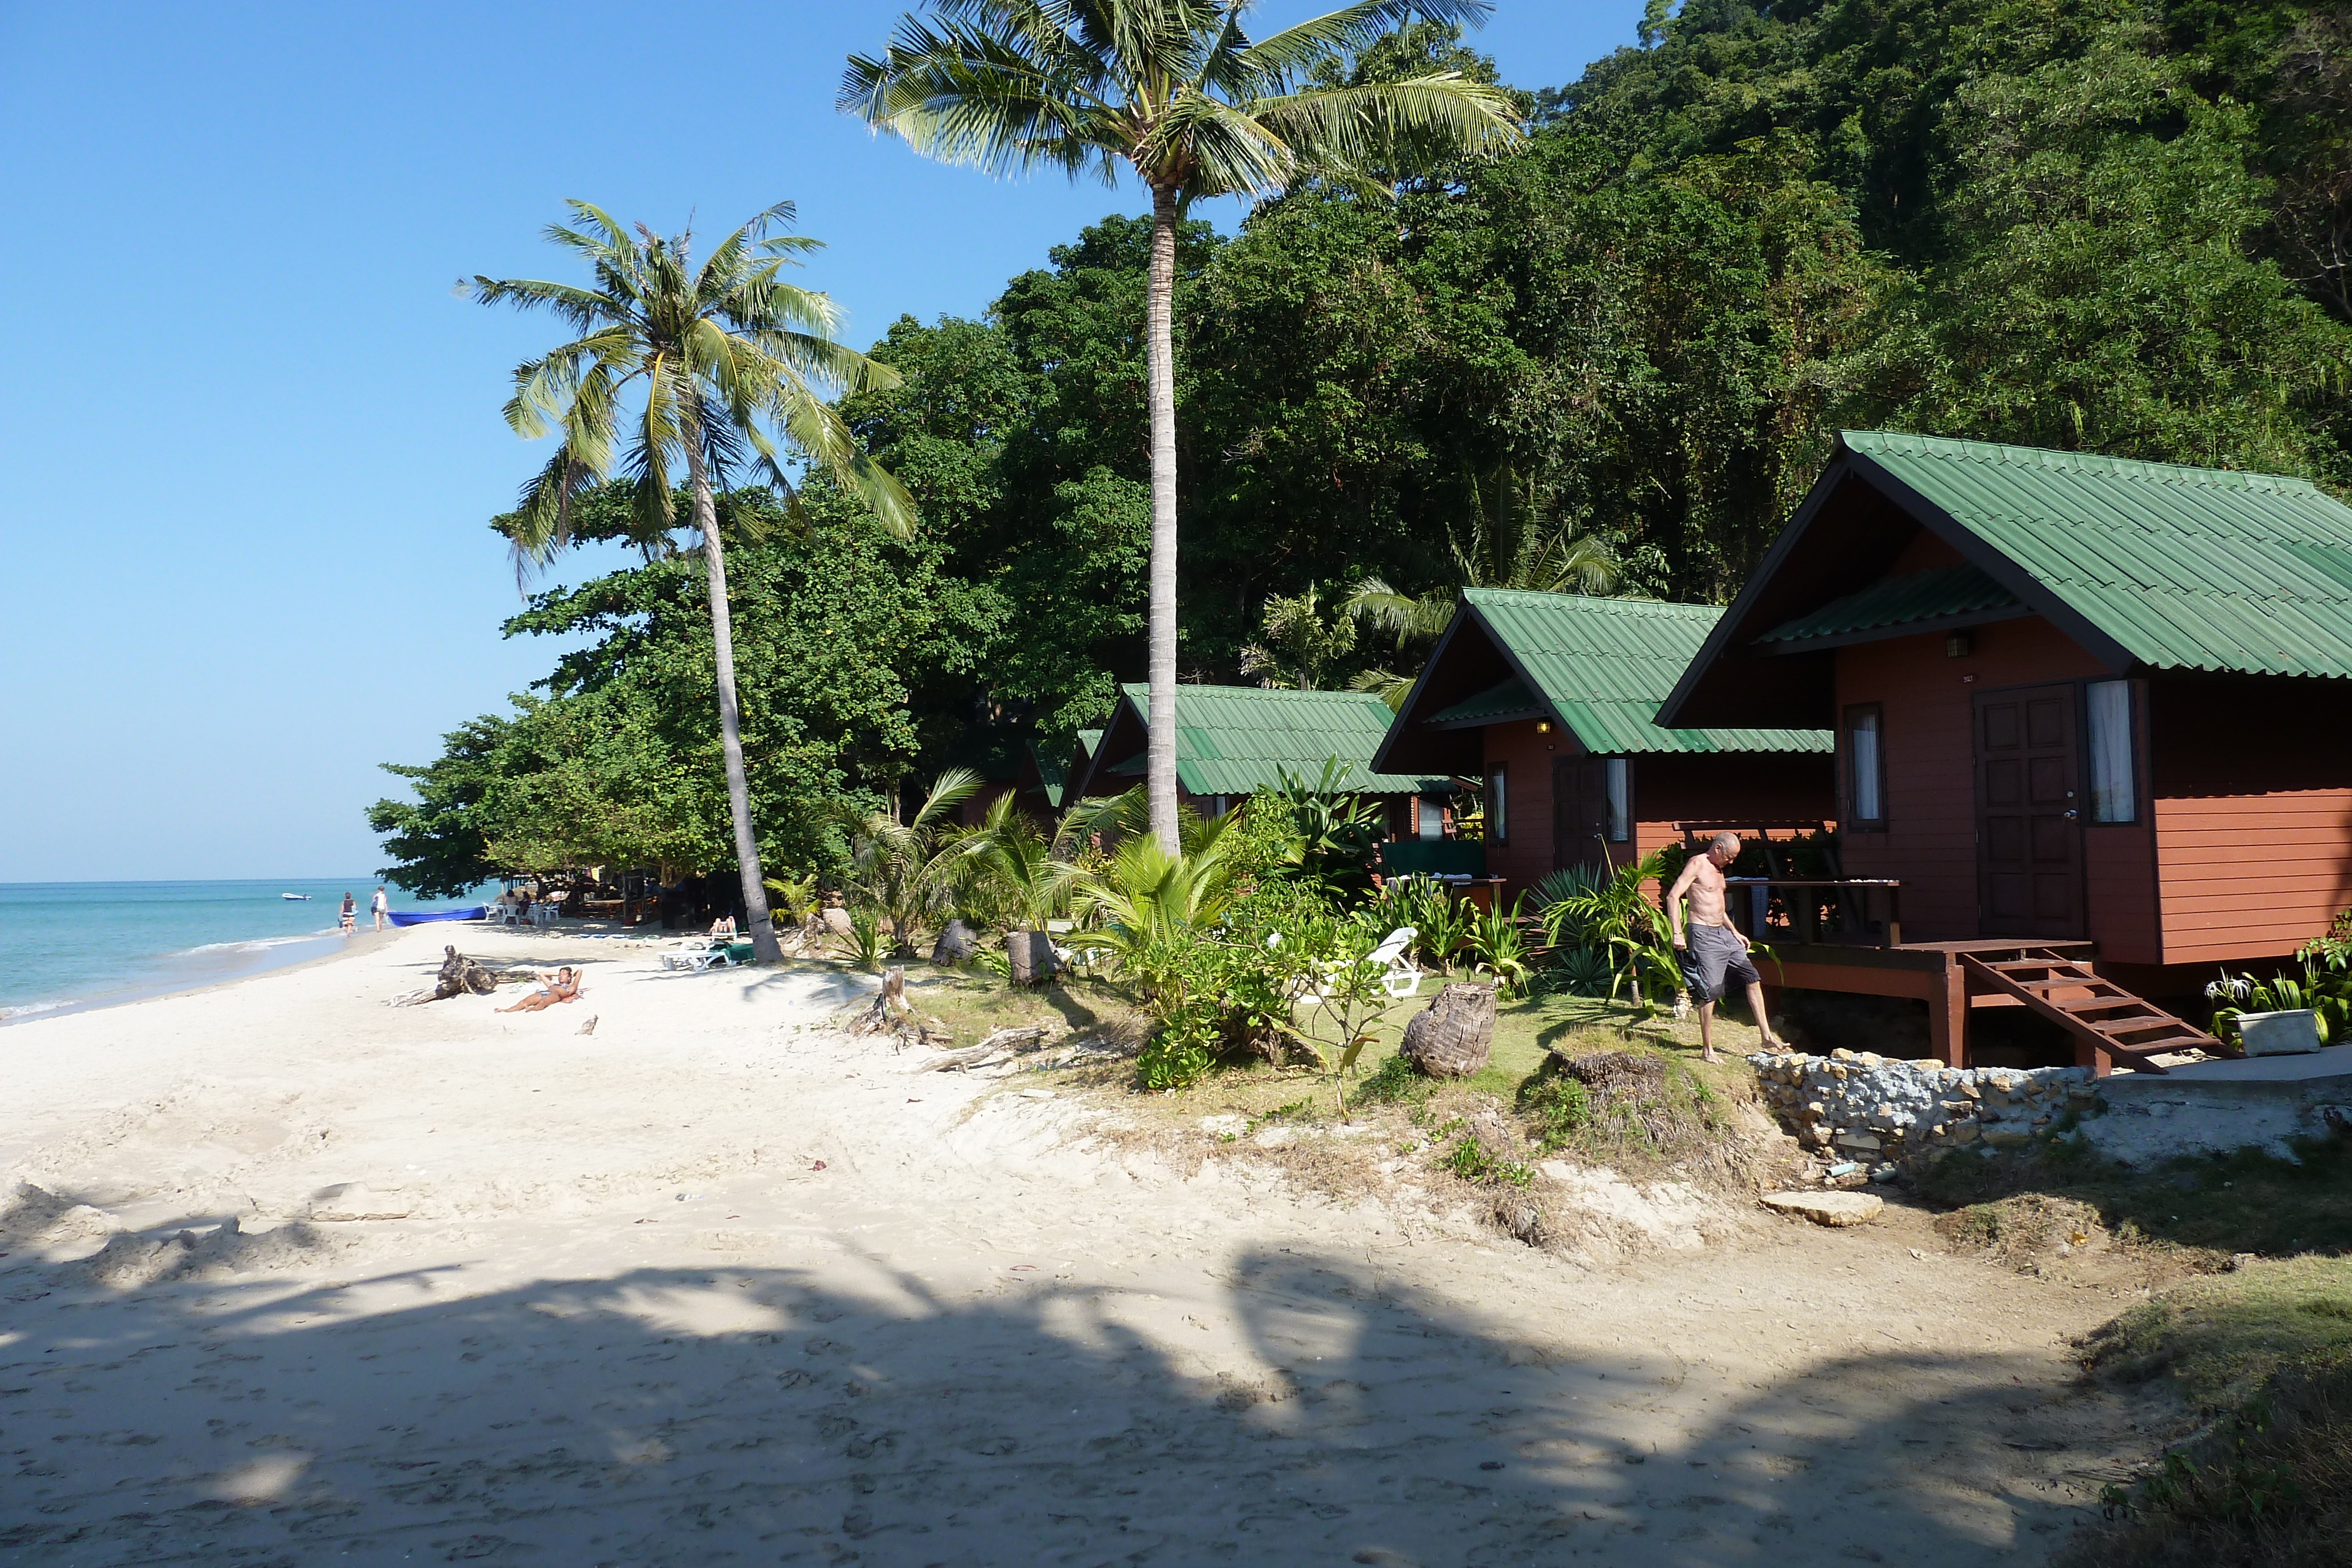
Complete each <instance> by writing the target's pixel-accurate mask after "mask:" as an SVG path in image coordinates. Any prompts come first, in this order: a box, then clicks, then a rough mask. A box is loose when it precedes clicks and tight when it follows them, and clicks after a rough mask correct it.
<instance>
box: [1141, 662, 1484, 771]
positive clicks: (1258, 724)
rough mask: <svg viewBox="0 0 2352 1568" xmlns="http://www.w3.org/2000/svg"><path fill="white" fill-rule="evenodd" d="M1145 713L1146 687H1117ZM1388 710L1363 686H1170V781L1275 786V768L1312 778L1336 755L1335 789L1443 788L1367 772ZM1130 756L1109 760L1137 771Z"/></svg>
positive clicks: (1385, 728)
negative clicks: (1173, 762)
mask: <svg viewBox="0 0 2352 1568" xmlns="http://www.w3.org/2000/svg"><path fill="white" fill-rule="evenodd" d="M1122 689H1123V690H1124V691H1125V692H1126V694H1127V700H1128V701H1129V702H1130V703H1133V704H1134V705H1135V711H1136V713H1137V715H1138V716H1139V717H1142V718H1145V719H1147V720H1148V719H1149V717H1150V713H1151V688H1150V687H1149V686H1147V685H1143V684H1142V683H1141V682H1135V683H1132V684H1130V685H1127V686H1125V687H1123V688H1122ZM1394 717H1395V715H1394V714H1392V713H1391V712H1390V711H1389V705H1388V704H1386V703H1385V702H1382V701H1381V699H1380V698H1379V697H1378V696H1375V695H1373V694H1371V693H1370V692H1292V691H1278V690H1274V689H1271V688H1268V687H1265V686H1193V685H1180V686H1178V687H1177V688H1176V781H1177V782H1178V783H1179V784H1181V785H1182V786H1183V787H1184V788H1185V789H1187V790H1188V791H1190V792H1191V793H1192V794H1194V795H1255V794H1256V793H1257V792H1258V791H1259V790H1261V789H1276V788H1279V787H1280V785H1281V777H1280V775H1281V774H1282V773H1284V772H1285V771H1287V772H1288V773H1289V774H1290V775H1291V776H1292V777H1293V778H1295V779H1303V780H1305V781H1306V782H1308V783H1313V782H1314V781H1315V780H1316V779H1318V778H1319V777H1320V776H1321V774H1322V771H1323V764H1324V763H1325V762H1326V761H1327V760H1328V759H1329V758H1334V757H1336V758H1339V762H1340V764H1341V766H1342V767H1343V768H1345V769H1346V771H1345V773H1344V775H1343V777H1342V782H1341V784H1340V788H1341V789H1347V790H1349V791H1353V792H1358V793H1361V794H1366V795H1412V794H1419V793H1424V792H1428V791H1433V790H1439V789H1449V788H1451V783H1450V781H1449V780H1447V779H1421V778H1415V777H1413V776H1412V775H1410V774H1403V773H1374V772H1372V771H1371V770H1370V762H1371V760H1372V753H1373V752H1374V751H1375V750H1377V749H1378V748H1379V747H1380V744H1381V737H1384V736H1386V735H1387V734H1388V731H1389V723H1390V721H1391V719H1393V718H1394ZM1142 768H1143V759H1142V758H1141V757H1136V758H1130V759H1128V760H1125V761H1122V762H1119V763H1117V764H1115V765H1113V766H1112V768H1110V771H1111V772H1114V773H1139V772H1141V771H1142Z"/></svg>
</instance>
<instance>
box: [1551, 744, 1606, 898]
mask: <svg viewBox="0 0 2352 1568" xmlns="http://www.w3.org/2000/svg"><path fill="white" fill-rule="evenodd" d="M1551 864H1552V869H1553V870H1554V871H1565V870H1567V869H1568V868H1569V867H1570V866H1572V865H1589V866H1597V867H1599V868H1600V869H1601V870H1602V871H1606V870H1608V869H1609V764H1608V763H1607V762H1606V761H1605V760H1603V759H1601V758H1596V757H1555V758H1552V764H1551Z"/></svg>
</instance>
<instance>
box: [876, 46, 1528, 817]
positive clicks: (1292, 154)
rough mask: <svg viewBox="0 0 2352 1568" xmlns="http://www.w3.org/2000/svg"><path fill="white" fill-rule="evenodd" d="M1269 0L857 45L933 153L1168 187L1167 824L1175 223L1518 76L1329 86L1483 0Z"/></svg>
mask: <svg viewBox="0 0 2352 1568" xmlns="http://www.w3.org/2000/svg"><path fill="white" fill-rule="evenodd" d="M1252 5H1253V0H934V4H933V5H932V6H931V8H930V12H929V16H928V17H925V18H918V17H916V16H911V15H909V16H902V17H901V18H900V19H899V22H898V28H897V30H896V32H895V33H894V34H893V35H892V37H891V40H890V47H888V48H887V49H886V50H885V51H883V53H882V54H881V55H880V56H879V57H866V56H862V55H858V56H852V57H850V61H849V68H848V71H847V72H846V73H845V75H844V77H843V78H842V85H841V97H840V105H841V108H842V109H843V110H846V111H847V112H849V113H852V114H856V115H859V116H862V117H863V118H864V119H865V120H866V121H868V122H869V123H870V124H873V125H876V126H878V127H881V128H883V129H886V130H888V131H892V132H894V133H896V134H897V135H899V136H902V137H904V138H905V139H906V140H907V141H908V143H909V144H910V145H911V146H913V147H914V148H915V149H916V150H917V151H918V152H924V153H927V154H929V155H930V156H932V157H935V158H939V159H942V160H944V161H946V162H951V163H965V164H971V165H973V166H976V167H979V168H982V169H986V170H990V171H992V172H999V173H1013V172H1026V171H1031V170H1036V169H1060V170H1062V171H1064V172H1066V173H1068V174H1069V175H1070V176H1071V177H1072V178H1073V179H1076V178H1079V177H1081V176H1084V175H1087V174H1094V175H1096V176H1098V177H1099V178H1101V179H1102V180H1103V182H1104V183H1107V184H1108V183H1116V182H1117V180H1118V174H1119V172H1120V171H1121V170H1122V169H1126V170H1129V171H1132V172H1133V173H1134V174H1135V176H1136V177H1137V178H1138V179H1139V180H1140V181H1142V183H1144V185H1145V186H1146V187H1147V188H1148V189H1149V190H1150V193H1151V267H1150V286H1149V289H1148V291H1147V295H1146V301H1147V302H1146V307H1145V317H1146V321H1145V326H1146V331H1145V370H1146V376H1145V381H1146V392H1147V402H1148V403H1149V407H1150V437H1151V566H1150V575H1151V584H1150V588H1151V594H1150V651H1149V657H1148V661H1147V672H1148V674H1149V677H1150V688H1151V698H1150V710H1151V711H1150V737H1149V750H1148V752H1147V755H1146V761H1145V775H1144V776H1145V783H1146V786H1147V788H1148V789H1149V792H1150V807H1151V831H1152V832H1153V834H1154V835H1155V836H1156V837H1157V838H1158V840H1159V841H1160V849H1161V851H1162V852H1165V853H1167V854H1169V855H1171V856H1172V855H1175V854H1178V853H1180V849H1179V841H1180V830H1179V828H1178V826H1177V821H1176V372H1175V364H1174V351H1175V350H1174V345H1173V329H1172V325H1171V318H1172V313H1173V309H1174V300H1175V289H1176V231H1177V226H1178V225H1179V224H1181V222H1182V220H1183V215H1184V213H1185V210H1186V209H1187V207H1188V206H1189V205H1190V204H1192V202H1194V201H1197V200H1199V199H1200V198H1202V197H1204V196H1227V195H1246V196H1258V195H1269V194H1273V193H1277V192H1280V191H1282V190H1285V189H1286V188H1287V187H1288V186H1289V185H1290V184H1291V183H1292V182H1294V181H1296V180H1297V179H1299V178H1301V177H1302V176H1305V175H1310V174H1314V173H1317V172H1328V173H1332V174H1337V175H1340V176H1344V177H1347V178H1349V179H1351V180H1360V178H1361V176H1362V174H1363V172H1364V171H1366V170H1368V169H1370V168H1372V167H1373V166H1375V165H1378V166H1380V167H1382V168H1385V169H1387V170H1389V171H1391V172H1398V171H1403V170H1407V169H1411V168H1414V167H1420V166H1427V165H1430V164H1432V163H1434V162H1437V161H1439V160H1442V159H1444V158H1445V157H1448V156H1457V155H1460V154H1462V153H1465V152H1482V151H1486V150H1488V149H1492V148H1496V147H1498V146H1501V145H1503V144H1505V143H1507V142H1509V141H1512V140H1514V139H1515V138H1516V137H1517V134H1518V122H1517V114H1516V111H1515V110H1514V109H1513V107H1512V103H1511V99H1510V98H1509V95H1508V94H1507V93H1506V92H1504V91H1503V90H1502V89H1498V88H1494V87H1488V86H1485V85H1483V84H1480V83H1477V82H1473V81H1468V80H1465V79H1464V78H1462V77H1461V76H1460V75H1459V74H1457V73H1455V72H1452V71H1438V72H1433V73H1431V74H1429V75H1426V76H1422V77H1417V78H1412V79H1411V80H1406V81H1393V82H1377V83H1367V84H1362V85H1356V84H1348V85H1323V84H1321V83H1318V82H1315V81H1313V80H1310V78H1311V77H1312V75H1313V73H1314V72H1315V70H1316V68H1318V66H1327V65H1329V64H1330V63H1332V62H1334V61H1337V60H1339V59H1341V58H1343V57H1345V56H1346V55H1348V54H1349V53H1350V52H1351V51H1360V50H1362V49H1365V48H1368V47H1370V46H1371V45H1372V44H1373V43H1374V42H1376V41H1377V40H1378V39H1380V38H1381V37H1383V36H1385V35H1386V34H1388V33H1389V32H1391V30H1393V29H1394V28H1395V27H1397V26H1400V25H1402V24H1403V23H1404V22H1406V21H1408V20H1410V19H1412V18H1413V17H1415V16H1419V17H1421V18H1423V19H1425V20H1428V21H1432V22H1437V23H1446V24H1454V23H1459V24H1467V25H1470V26H1476V25H1478V24H1480V23H1483V22H1484V21H1485V20H1486V13H1487V11H1489V10H1490V9H1492V7H1491V6H1490V5H1487V4H1486V0H1361V3H1360V4H1357V5H1349V6H1345V7H1343V8H1341V9H1339V10H1337V11H1333V12H1331V13H1329V14H1328V15H1327V16H1318V17H1316V18H1314V19H1313V20H1311V21H1307V22H1301V23H1299V24H1298V25H1297V26H1294V27H1289V28H1286V29H1284V30H1283V31H1281V32H1278V33H1276V34H1274V35H1273V36H1272V37H1266V38H1264V39H1255V40H1254V39H1252V38H1251V37H1250V36H1249V35H1248V33H1246V32H1245V31H1244V29H1243V26H1242V23H1243V19H1244V16H1246V15H1247V14H1248V12H1249V11H1250V10H1251V8H1252Z"/></svg>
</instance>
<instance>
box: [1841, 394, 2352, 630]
mask: <svg viewBox="0 0 2352 1568" xmlns="http://www.w3.org/2000/svg"><path fill="white" fill-rule="evenodd" d="M1843 441H1844V443H1845V444H1846V445H1847V446H1848V447H1849V448H1851V449H1852V450H1853V451H1854V452H1856V453H1858V454H1860V455H1863V456H1865V457H1867V458H1869V459H1871V460H1872V461H1873V462H1874V463H1876V464H1878V465H1880V466H1881V467H1883V468H1885V469H1886V470H1887V471H1888V472H1889V473H1891V474H1893V475H1894V476H1895V477H1896V478H1898V479H1900V480H1902V481H1903V482H1904V483H1905V484H1906V485H1908V486H1911V488H1912V489H1914V490H1916V491H1917V492H1918V493H1919V494H1920V495H1921V496H1922V497H1925V498H1926V499H1927V500H1928V501H1929V502H1931V503H1932V504H1934V505H1935V506H1936V507H1939V508H1941V509H1942V510H1943V511H1944V512H1945V513H1946V514H1947V515H1948V516H1949V517H1952V518H1953V519H1954V520H1955V521H1956V522H1958V523H1959V524H1960V525H1961V526H1962V527H1964V528H1968V529H1969V531H1970V532H1972V533H1974V534H1976V535H1977V536H1978V537H1979V538H1981V539H1983V540H1984V541H1985V542H1986V543H1987V544H1989V545H1990V546H1991V547H1992V548H1993V549H1997V550H1999V551H2000V553H2001V554H2002V555H2004V556H2006V557H2008V558H2009V559H2011V560H2013V561H2015V562H2016V563H2017V564H2018V566H2019V567H2020V568H2021V569H2022V570H2024V571H2026V572H2027V573H2028V574H2029V575H2031V576H2032V578H2033V580H2035V582H2037V583H2038V584H2040V585H2041V586H2042V588H2044V589H2045V590H2047V591H2048V592H2049V593H2050V594H2051V596H2052V597H2053V598H2054V599H2056V600H2058V601H2061V602H2062V603H2063V604H2064V605H2065V606H2066V607H2067V608H2069V609H2071V610H2073V611H2074V612H2075V613H2077V614H2079V615H2081V616H2082V617H2083V618H2084V620H2086V621H2088V622H2091V624H2092V625H2094V626H2095V627H2096V628H2098V630H2099V631H2101V632H2105V634H2106V635H2107V636H2108V637H2111V638H2113V639H2114V640H2115V642H2116V643H2118V644H2119V645H2120V646H2122V647H2123V648H2124V649H2125V650H2126V652H2127V653H2130V655H2131V656H2132V657H2133V658H2135V659H2137V660H2138V661H2140V662H2141V663H2143V664H2147V665H2150V666H2152V667H2154V668H2157V669H2190V670H2227V671H2242V672H2247V673H2252V674H2281V675H2332V676H2346V675H2352V507H2346V506H2345V505H2344V504H2343V503H2342V502H2340V501H2337V500H2336V499H2335V498H2334V497H2330V496H2328V495H2326V493H2325V492H2323V491H2321V490H2320V489H2319V488H2318V487H2317V486H2314V485H2312V484H2310V483H2309V482H2308V481H2306V480H2302V479H2286V478H2280V477H2277V476H2271V475H2263V474H2243V473H2238V472H2235V471H2232V470H2229V469H2219V468H2183V467H2177V466H2175V465H2170V464H2164V463H2141V462H2136V461H2133V460H2130V459H2126V458H2118V457H2099V456H2095V455H2090V454H2087V453H2080V452H2045V451H2042V450H2039V449H2037V448H2034V447H2027V446H1997V445H1993V444H1990V443H1987V442H1979V441H1949V440H1945V439H1942V438H1940V437H1937V436H1927V435H1902V434H1890V433H1888V432H1885V431H1847V432H1845V433H1844V434H1843Z"/></svg>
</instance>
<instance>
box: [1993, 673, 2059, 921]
mask: <svg viewBox="0 0 2352 1568" xmlns="http://www.w3.org/2000/svg"><path fill="white" fill-rule="evenodd" d="M1975 717H1976V774H1977V780H1976V782H1977V932H1978V935H1979V936H2082V935H2083V822H2082V813H2081V810H2080V807H2081V801H2079V800H2077V799H2076V798H2075V794H2074V791H2075V789H2076V788H2077V787H2078V784H2079V781H2080V779H2081V778H2082V768H2081V758H2079V757H2078V755H2077V754H2076V747H2075V724H2074V687H2073V686H2071V685H2067V686H2026V687H2021V688H2019V689H2017V690H2013V691H2003V692H1979V694H1977V697H1976V705H1975Z"/></svg>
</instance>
